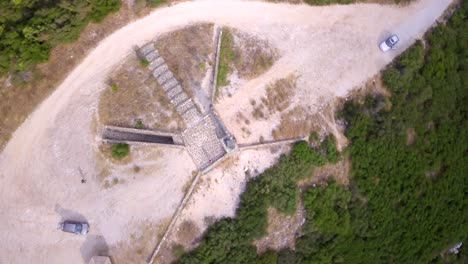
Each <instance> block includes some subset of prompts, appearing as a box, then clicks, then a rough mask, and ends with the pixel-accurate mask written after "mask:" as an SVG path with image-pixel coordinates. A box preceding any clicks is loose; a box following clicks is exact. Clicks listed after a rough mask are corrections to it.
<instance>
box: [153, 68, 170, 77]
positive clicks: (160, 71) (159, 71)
mask: <svg viewBox="0 0 468 264" xmlns="http://www.w3.org/2000/svg"><path fill="white" fill-rule="evenodd" d="M168 70H169V67H167V65H166V64H163V65H161V66H159V67H158V68H156V69H154V71H153V72H152V74H153V77H154V78H156V79H158V77H159V75H161V74H163V73H165V72H167V71H168Z"/></svg>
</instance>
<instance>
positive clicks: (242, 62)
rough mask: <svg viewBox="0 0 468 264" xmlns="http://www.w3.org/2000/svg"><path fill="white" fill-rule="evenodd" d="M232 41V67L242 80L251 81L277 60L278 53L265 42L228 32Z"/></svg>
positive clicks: (232, 30) (235, 31)
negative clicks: (233, 54) (233, 55)
mask: <svg viewBox="0 0 468 264" xmlns="http://www.w3.org/2000/svg"><path fill="white" fill-rule="evenodd" d="M229 31H230V32H231V33H232V35H233V39H234V53H235V57H234V60H233V67H234V68H235V70H236V71H237V73H238V74H239V77H240V78H242V79H247V80H249V79H253V78H255V77H257V76H259V75H261V74H262V73H264V72H266V71H267V70H268V69H270V67H271V66H272V65H273V63H274V62H275V61H276V60H277V59H278V51H277V50H276V49H274V48H272V47H271V46H270V45H269V44H268V42H267V41H264V40H260V39H258V38H256V37H254V36H252V35H248V34H246V33H243V32H239V31H237V30H234V29H230V30H229Z"/></svg>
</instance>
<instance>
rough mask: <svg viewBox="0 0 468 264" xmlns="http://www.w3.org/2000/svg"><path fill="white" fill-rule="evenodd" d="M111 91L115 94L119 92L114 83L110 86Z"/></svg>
mask: <svg viewBox="0 0 468 264" xmlns="http://www.w3.org/2000/svg"><path fill="white" fill-rule="evenodd" d="M111 90H112V92H114V93H116V92H118V91H119V86H117V84H115V83H114V84H112V85H111Z"/></svg>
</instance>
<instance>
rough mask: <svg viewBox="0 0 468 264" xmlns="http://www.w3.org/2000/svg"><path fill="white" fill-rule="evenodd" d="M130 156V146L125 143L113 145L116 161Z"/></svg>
mask: <svg viewBox="0 0 468 264" xmlns="http://www.w3.org/2000/svg"><path fill="white" fill-rule="evenodd" d="M129 154H130V146H129V145H128V144H125V143H118V144H114V145H112V157H113V158H115V159H123V158H125V157H126V156H128V155H129Z"/></svg>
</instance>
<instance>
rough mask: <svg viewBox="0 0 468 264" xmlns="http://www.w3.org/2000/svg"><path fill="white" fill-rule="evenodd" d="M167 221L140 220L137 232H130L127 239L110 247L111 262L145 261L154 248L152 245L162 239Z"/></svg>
mask: <svg viewBox="0 0 468 264" xmlns="http://www.w3.org/2000/svg"><path fill="white" fill-rule="evenodd" d="M169 221H170V219H165V220H163V221H161V222H160V223H154V222H150V221H142V222H140V223H139V224H138V230H139V231H138V233H134V234H132V235H131V236H130V239H129V240H128V241H126V242H121V243H118V244H117V245H115V246H113V247H111V248H110V255H111V258H112V263H114V264H127V263H146V262H147V260H148V257H149V256H151V254H152V252H153V250H154V245H156V244H157V243H158V242H159V241H160V240H161V239H162V236H163V234H164V231H165V230H166V228H167V226H168V225H169Z"/></svg>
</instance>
